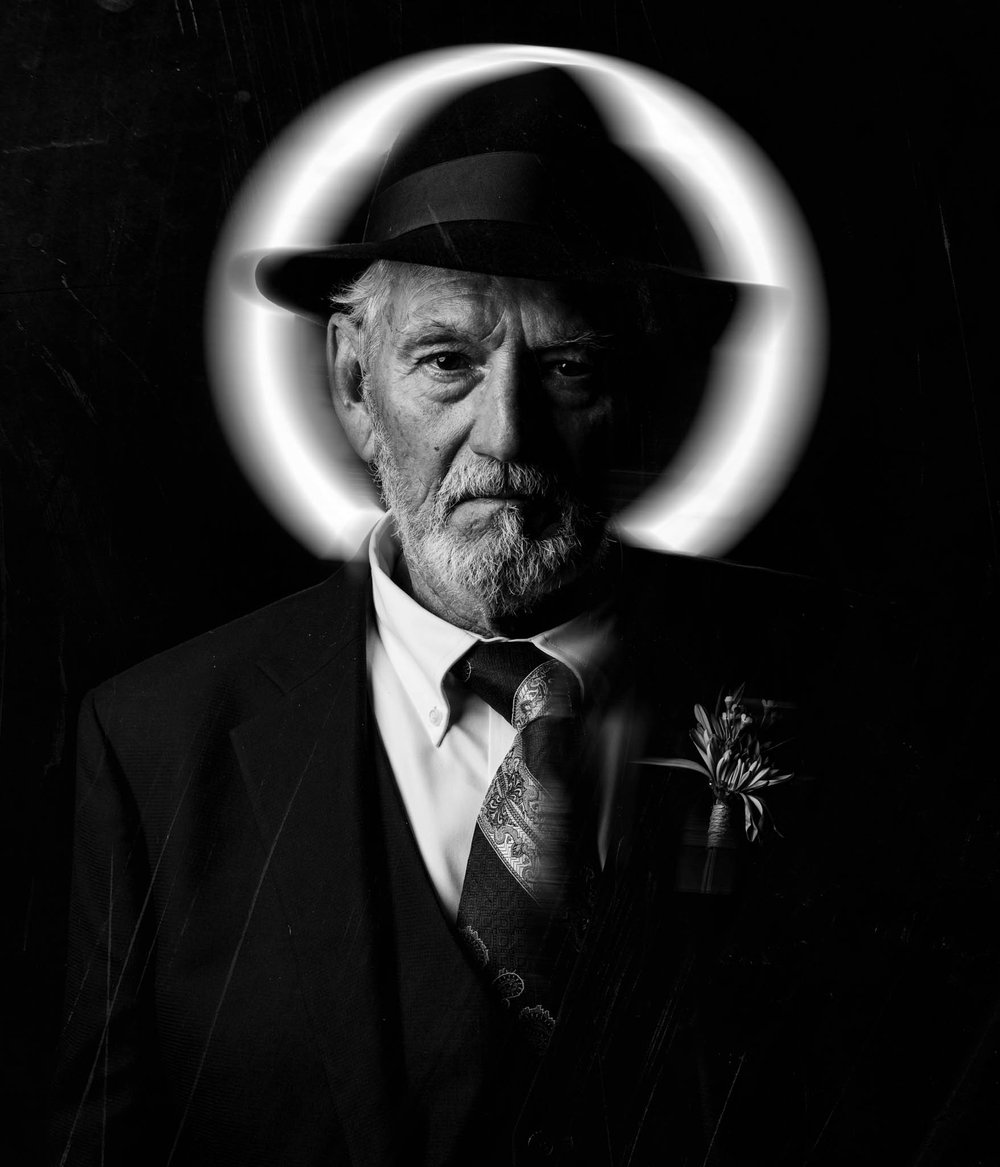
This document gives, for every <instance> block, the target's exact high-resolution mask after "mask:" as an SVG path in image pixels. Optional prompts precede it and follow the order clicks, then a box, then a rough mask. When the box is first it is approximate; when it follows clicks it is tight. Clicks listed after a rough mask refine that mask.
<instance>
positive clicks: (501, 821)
mask: <svg viewBox="0 0 1000 1167" xmlns="http://www.w3.org/2000/svg"><path fill="white" fill-rule="evenodd" d="M455 671H456V673H457V675H458V677H459V679H460V680H461V681H462V682H464V684H465V685H466V686H467V687H468V688H469V689H471V690H472V691H473V692H474V693H476V694H477V695H478V696H480V697H482V698H483V700H484V701H486V702H488V704H490V705H491V706H492V707H493V708H494V709H495V710H496V711H497V712H498V713H500V714H501V715H502V716H504V717H505V718H507V720H508V721H510V723H511V724H512V725H513V727H514V729H515V730H516V736H515V738H514V743H513V745H512V746H511V748H510V750H509V751H508V753H507V755H506V757H505V758H504V759H503V761H502V762H501V764H500V767H499V769H498V770H497V772H496V774H495V776H494V778H493V781H492V782H491V784H490V787H489V789H488V790H487V792H486V797H485V798H484V799H483V804H482V807H481V808H480V811H479V817H478V819H477V821H476V829H475V834H474V836H473V841H472V847H471V849H470V852H469V861H468V865H467V867H466V872H465V881H464V883H463V886H462V897H461V901H460V903H459V908H458V928H459V932H460V934H461V935H462V937H463V939H464V940H465V942H466V943H467V945H468V946H469V949H470V952H471V954H472V957H473V960H474V961H475V963H476V964H477V965H478V966H479V968H480V969H481V970H482V972H483V973H484V975H485V976H486V977H487V978H488V980H489V981H490V982H491V984H492V985H493V988H494V989H495V991H496V992H497V993H498V994H499V997H500V999H501V1001H502V1002H503V1004H504V1005H505V1007H506V1008H507V1009H509V1010H510V1011H511V1016H512V1018H514V1019H515V1020H516V1023H517V1026H518V1028H519V1029H520V1030H521V1032H522V1034H523V1036H524V1037H525V1038H526V1040H527V1041H528V1043H529V1044H530V1045H531V1046H533V1047H534V1048H535V1049H536V1050H538V1051H539V1052H541V1051H543V1050H544V1049H545V1047H546V1046H547V1045H548V1041H549V1038H550V1037H551V1034H552V1032H553V1030H554V1028H555V1022H556V1015H557V1012H558V1007H559V1000H560V997H561V994H562V989H563V987H564V983H565V979H566V976H567V974H568V971H569V968H570V967H571V966H572V961H573V957H574V956H575V953H576V952H577V951H578V950H579V945H580V942H581V940H582V933H583V931H584V930H585V928H586V924H587V916H588V912H589V904H590V902H591V900H592V895H593V884H594V880H595V876H596V871H597V847H596V838H595V831H594V824H595V821H596V820H595V816H594V808H593V794H592V790H591V789H590V785H589V783H588V782H587V781H586V780H585V779H584V777H583V772H584V767H583V764H582V759H583V755H584V750H583V740H582V727H583V723H582V718H581V715H580V713H581V710H580V706H581V695H580V688H579V685H578V683H577V680H576V678H575V676H574V675H573V673H572V671H571V670H570V669H569V668H567V667H566V665H564V664H562V663H561V662H560V661H557V660H554V659H553V658H552V657H549V656H546V655H545V654H544V653H543V652H541V651H540V650H539V649H537V648H536V647H535V646H534V645H533V644H531V643H529V642H526V641H498V642H495V643H485V642H484V643H480V644H478V645H477V646H476V647H475V648H473V649H472V650H471V652H469V653H468V654H467V655H466V656H465V657H463V659H462V661H460V662H459V664H458V666H457V668H456V670H455Z"/></svg>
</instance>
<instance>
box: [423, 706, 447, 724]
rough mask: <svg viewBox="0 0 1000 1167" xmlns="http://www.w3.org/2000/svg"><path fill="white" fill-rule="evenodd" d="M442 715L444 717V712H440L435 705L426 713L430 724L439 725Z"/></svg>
mask: <svg viewBox="0 0 1000 1167" xmlns="http://www.w3.org/2000/svg"><path fill="white" fill-rule="evenodd" d="M443 717H444V714H443V713H442V712H441V710H440V709H438V707H437V706H436V705H435V706H434V708H433V709H432V710H431V711H430V713H428V714H427V720H428V721H429V722H430V723H431V725H440V724H441V719H442V718H443Z"/></svg>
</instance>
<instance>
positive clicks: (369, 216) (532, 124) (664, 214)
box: [255, 67, 736, 343]
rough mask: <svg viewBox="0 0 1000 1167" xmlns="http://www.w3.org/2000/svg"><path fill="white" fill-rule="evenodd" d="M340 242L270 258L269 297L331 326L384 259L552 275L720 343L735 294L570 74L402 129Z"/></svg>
mask: <svg viewBox="0 0 1000 1167" xmlns="http://www.w3.org/2000/svg"><path fill="white" fill-rule="evenodd" d="M345 236H346V238H345V239H343V241H341V242H336V243H331V244H329V245H327V246H320V247H315V248H311V249H307V250H302V249H298V250H282V251H273V252H269V253H267V254H266V255H264V256H263V258H260V259H259V260H258V261H257V263H256V268H255V280H256V284H257V287H258V288H259V290H260V291H261V292H262V293H263V294H264V295H265V296H266V297H267V298H268V299H270V300H272V301H273V302H275V303H277V304H280V305H282V306H283V307H286V308H289V309H291V310H292V311H294V312H297V313H299V314H300V315H305V316H308V317H313V318H316V319H326V318H327V317H328V316H329V315H330V312H331V311H332V304H333V303H335V300H336V289H337V287H338V286H341V287H342V286H344V285H346V284H347V283H348V282H350V281H351V280H352V279H354V278H355V277H356V276H357V275H359V274H360V273H361V272H362V271H363V270H364V269H365V268H366V267H367V266H368V265H369V264H371V263H372V262H374V261H375V260H378V259H387V260H397V261H402V262H406V263H413V264H421V265H425V266H429V267H440V268H448V269H453V270H458V271H470V272H484V273H487V274H492V275H500V276H517V277H527V278H534V279H544V280H554V281H582V282H588V283H590V282H597V283H608V284H617V283H635V282H636V281H638V280H645V281H647V282H648V283H649V284H650V285H651V286H653V287H654V288H655V290H656V291H657V292H658V294H659V295H661V296H662V297H664V298H665V302H666V307H667V310H668V312H672V313H673V314H674V316H675V320H674V324H675V326H677V331H678V332H679V333H682V334H683V335H685V336H686V337H687V339H689V340H691V339H697V340H698V341H700V342H703V343H711V341H712V340H714V339H715V338H716V337H717V336H718V334H719V333H720V332H721V330H722V328H723V327H724V326H725V324H726V322H727V320H728V318H729V316H730V314H731V312H732V309H733V305H734V302H735V298H736V286H735V285H733V284H731V283H728V282H726V281H724V280H718V279H713V278H710V277H708V276H707V275H706V274H705V273H704V272H703V271H702V270H700V269H701V261H700V257H699V255H698V252H697V248H696V246H695V244H694V241H693V239H692V237H691V234H690V232H689V230H688V229H687V227H686V224H685V223H684V221H683V220H682V218H681V216H680V215H679V213H678V212H677V209H676V208H675V207H674V206H673V205H672V203H671V202H670V200H669V199H668V198H667V196H666V195H665V194H664V192H663V190H662V188H661V187H660V185H659V184H658V183H656V182H655V181H654V180H653V179H652V178H651V177H650V175H649V174H648V173H647V172H646V171H645V170H644V169H643V168H642V167H641V166H640V165H639V164H638V162H636V161H635V160H634V159H633V158H632V157H631V156H630V155H628V154H627V153H626V152H625V151H624V150H622V149H621V148H620V147H618V146H617V145H616V144H615V143H614V142H613V141H612V140H611V137H610V134H609V133H608V130H607V128H606V126H605V125H604V123H603V122H602V120H601V118H600V116H599V115H598V113H597V111H596V109H595V108H594V106H593V105H592V104H591V102H590V100H589V99H588V98H587V96H586V95H585V94H584V93H583V91H582V90H581V89H580V87H579V86H578V85H577V84H576V83H575V81H573V80H572V79H571V78H570V77H569V76H568V74H566V73H565V72H563V71H562V70H560V69H557V68H555V67H544V68H536V69H532V70H530V71H527V72H522V73H518V74H515V75H513V76H507V77H504V78H501V79H499V80H495V81H491V82H489V83H487V84H484V85H480V86H477V87H475V88H473V89H470V90H467V91H465V92H464V93H462V94H460V95H459V96H457V97H454V98H453V99H451V100H449V101H448V102H446V103H445V104H444V105H443V106H441V107H439V108H437V109H436V110H434V111H432V112H431V113H430V114H429V115H428V116H426V117H425V118H424V119H423V120H422V121H421V122H420V123H419V124H418V125H416V126H415V127H414V128H412V129H411V130H409V131H408V132H406V133H404V134H401V135H400V136H399V137H398V138H397V139H396V141H395V142H394V143H393V145H392V147H391V148H390V150H389V152H388V154H387V156H386V157H385V160H384V163H383V165H382V167H381V169H380V172H379V175H378V179H377V181H376V182H375V184H374V187H373V189H372V190H371V192H370V194H369V196H368V197H367V198H366V199H365V200H364V202H363V203H362V205H361V206H360V207H359V208H358V210H357V213H356V214H355V215H354V217H353V219H352V221H351V223H350V224H349V225H348V227H347V229H346V230H345Z"/></svg>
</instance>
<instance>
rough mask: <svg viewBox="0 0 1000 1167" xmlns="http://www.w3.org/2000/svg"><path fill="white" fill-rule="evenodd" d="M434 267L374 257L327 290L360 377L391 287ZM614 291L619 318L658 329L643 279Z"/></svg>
mask: <svg viewBox="0 0 1000 1167" xmlns="http://www.w3.org/2000/svg"><path fill="white" fill-rule="evenodd" d="M436 270H437V269H435V268H428V267H423V266H421V265H420V264H415V263H404V262H402V261H400V260H394V259H376V260H375V261H374V263H372V264H370V265H369V266H368V267H366V268H365V270H364V271H363V272H362V273H361V274H360V275H359V276H357V277H356V278H355V279H354V280H352V281H351V282H350V283H349V284H346V285H345V286H343V287H341V288H337V289H335V290H334V291H333V292H332V293H331V294H330V297H329V304H330V308H331V310H332V311H333V312H339V313H343V315H344V316H346V317H347V319H348V320H349V321H350V322H351V324H353V325H354V327H355V328H356V329H357V332H358V363H359V365H360V366H361V375H362V379H364V378H366V377H367V375H368V370H369V368H370V367H371V362H372V359H373V358H374V356H375V353H376V352H377V351H378V347H379V345H380V344H381V342H382V336H383V329H385V328H390V327H391V326H392V292H393V289H394V288H395V287H396V286H397V285H398V284H399V283H400V282H401V281H403V280H404V279H408V280H410V281H412V286H413V287H414V288H416V289H417V290H419V289H420V288H421V287H422V286H424V285H426V284H429V283H430V282H431V281H432V280H433V278H434V275H435V272H436ZM614 295H615V297H616V300H617V306H618V308H619V313H620V316H621V319H623V320H627V321H628V323H629V325H631V328H632V329H634V331H635V332H636V333H637V334H638V335H640V336H643V337H646V338H651V337H654V336H657V335H659V334H660V333H661V332H662V326H663V320H662V317H661V313H660V312H659V311H658V310H657V306H656V304H655V302H654V297H653V295H652V292H651V288H650V285H649V284H648V283H647V281H646V280H642V279H639V280H636V281H635V282H633V283H632V284H630V285H620V286H619V287H617V288H616V289H615V292H614Z"/></svg>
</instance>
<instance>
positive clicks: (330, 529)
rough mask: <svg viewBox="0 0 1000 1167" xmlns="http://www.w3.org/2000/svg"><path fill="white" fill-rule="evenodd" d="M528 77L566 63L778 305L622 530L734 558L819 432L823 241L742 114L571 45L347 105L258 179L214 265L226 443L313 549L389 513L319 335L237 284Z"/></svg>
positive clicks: (350, 544) (722, 248)
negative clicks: (423, 134)
mask: <svg viewBox="0 0 1000 1167" xmlns="http://www.w3.org/2000/svg"><path fill="white" fill-rule="evenodd" d="M526 65H558V66H561V67H562V68H564V69H566V70H567V71H568V72H570V73H572V74H573V76H574V79H575V80H576V81H577V82H578V83H579V84H580V85H581V86H582V87H583V88H585V89H586V90H587V92H588V93H589V94H590V96H591V98H592V100H593V101H594V104H595V105H596V106H597V107H598V109H599V111H600V112H601V113H602V115H603V116H604V117H605V119H606V120H607V122H608V124H609V126H610V127H611V129H612V132H613V133H614V135H615V137H616V140H617V141H618V142H619V144H620V145H621V146H623V147H624V148H626V149H630V150H632V151H633V152H635V153H637V154H639V155H640V156H641V160H642V161H643V163H644V165H645V166H646V167H647V168H648V169H649V170H650V171H651V173H652V174H653V175H654V176H655V177H658V178H659V179H660V181H661V182H662V183H663V185H664V187H665V188H666V189H668V190H669V192H670V195H671V197H672V198H673V199H674V200H675V201H676V202H677V204H678V206H679V207H680V210H681V212H682V214H684V215H685V217H686V218H687V220H688V225H689V228H690V229H691V231H692V233H693V234H694V236H695V238H696V240H697V242H698V244H699V246H700V247H701V249H702V251H703V253H704V254H705V255H706V257H707V259H708V262H709V270H710V271H712V273H713V274H716V275H719V276H722V277H724V278H727V279H731V280H735V281H739V282H746V283H751V284H761V285H767V286H769V287H771V288H774V289H779V292H778V294H776V295H774V296H763V297H758V296H750V297H745V298H744V300H745V303H744V304H742V305H741V307H740V308H739V310H738V313H737V315H736V317H735V318H734V320H733V322H732V323H731V324H730V327H729V329H728V331H727V333H726V335H725V337H724V338H723V341H722V342H721V343H720V344H719V345H718V346H717V348H716V352H715V355H714V358H713V365H712V370H711V373H710V379H709V384H708V386H707V389H706V393H705V397H704V402H703V405H702V407H701V410H700V412H699V414H698V416H697V417H696V418H695V421H694V424H693V426H692V428H691V431H690V432H689V434H688V435H687V437H686V439H685V441H684V444H683V445H682V447H681V448H680V450H679V451H678V453H677V454H676V456H675V457H674V459H673V461H672V462H671V464H670V466H669V467H668V468H667V470H666V471H665V472H664V474H663V475H662V477H661V478H660V480H659V481H658V482H657V483H656V484H655V485H654V486H653V487H652V488H651V489H650V490H649V491H647V492H646V494H645V495H644V496H643V497H642V498H640V499H639V500H638V501H637V502H636V503H633V504H632V505H631V506H630V507H629V508H628V509H627V510H626V511H624V512H623V513H622V514H621V515H619V516H618V518H617V520H616V525H617V528H618V531H619V533H620V534H621V535H622V536H623V537H624V538H626V539H628V540H629V541H630V542H634V543H639V544H641V545H643V546H646V547H651V548H654V549H657V550H664V551H678V552H685V553H688V554H696V555H719V554H722V553H724V552H725V551H726V550H728V549H729V548H730V547H732V546H733V545H734V544H735V543H736V542H737V541H738V540H739V538H740V537H741V536H742V535H743V534H744V533H745V532H746V531H747V530H749V529H750V527H751V526H752V525H753V524H754V523H755V522H756V520H757V519H758V518H760V516H761V515H762V514H763V513H764V512H765V511H766V510H767V508H768V507H769V506H770V505H771V503H772V502H773V501H774V500H775V498H776V497H777V496H778V494H779V493H780V491H781V490H782V488H783V487H784V485H785V483H786V482H787V480H788V477H789V475H790V474H791V471H792V470H793V468H794V466H795V464H796V462H797V460H798V457H799V455H800V453H801V451H802V448H803V446H804V444H805V441H806V439H807V437H808V435H809V432H810V430H811V427H812V423H813V420H814V418H815V415H816V411H817V408H818V404H819V396H820V390H821V384H822V375H823V371H824V368H825V360H826V301H825V295H824V291H823V282H822V278H821V275H820V269H819V264H818V260H817V258H816V253H815V248H814V246H813V243H812V240H811V237H810V234H809V231H808V228H807V227H806V224H805V222H804V220H803V217H802V215H801V213H800V211H799V209H798V207H797V206H796V204H795V201H794V199H793V198H792V196H791V194H790V193H789V191H788V189H787V187H786V185H785V183H784V182H783V180H782V179H781V177H780V175H779V174H778V173H777V171H776V170H775V169H774V167H773V166H772V165H771V163H770V162H769V161H768V159H767V158H766V157H765V156H764V154H763V153H762V152H761V150H760V149H759V148H758V147H757V146H756V145H755V143H754V142H753V141H752V140H751V139H750V138H749V137H748V136H747V135H746V134H745V133H744V132H743V131H742V130H740V129H739V128H738V127H737V126H736V125H735V124H734V123H733V122H732V121H730V119H729V118H728V117H726V116H725V115H724V114H723V113H721V112H720V111H719V110H718V109H716V108H715V107H714V106H712V105H711V104H710V103H709V102H707V101H705V99H704V98H702V97H700V96H698V95H697V94H695V93H694V92H692V91H691V90H690V89H687V88H686V87H685V86H683V85H680V84H678V83H677V82H674V81H671V80H668V79H667V78H664V77H662V76H660V75H659V74H656V73H653V72H651V71H650V70H648V69H644V68H642V67H640V66H638V65H633V64H629V63H627V62H624V61H621V60H618V59H616V58H613V57H607V56H603V55H600V54H597V53H587V52H582V51H577V50H571V49H559V48H545V47H533V46H525V45H478V46H464V47H460V48H449V49H444V50H440V51H437V52H430V53H423V54H420V55H418V56H414V57H409V58H406V59H404V60H402V61H399V62H395V63H393V64H391V65H387V66H384V67H382V68H380V69H377V70H375V71H373V72H372V73H369V74H366V75H365V76H364V77H362V78H360V79H358V80H356V81H354V82H352V83H350V84H348V85H345V86H343V87H342V88H340V89H337V90H336V91H334V92H333V93H332V94H330V95H329V96H327V97H326V98H324V99H322V100H321V101H319V102H317V103H316V104H315V105H313V106H312V107H311V108H310V109H309V110H307V111H306V112H305V113H304V114H303V115H302V116H301V117H300V118H298V119H297V120H296V121H295V122H294V123H293V124H292V125H291V126H290V127H289V128H288V129H287V130H286V131H285V132H284V133H283V134H282V135H281V136H280V137H279V138H278V139H277V140H276V142H275V143H274V145H273V146H272V147H271V149H270V150H269V151H268V152H267V154H266V155H265V156H264V157H263V159H262V160H261V162H260V163H259V164H258V165H257V167H256V168H255V169H254V170H253V172H252V173H251V175H250V176H249V178H248V179H247V181H246V182H245V183H244V186H243V188H242V189H241V191H240V194H239V196H238V198H237V201H236V202H235V204H234V206H233V208H232V210H231V212H230V214H229V217H228V219H227V221H226V224H225V226H224V228H223V232H222V235H221V237H220V241H219V244H218V247H217V249H216V254H215V256H214V259H213V264H212V271H211V275H210V280H209V290H208V312H207V317H206V338H207V345H208V359H209V371H210V374H211V379H212V385H213V390H214V394H215V400H216V406H217V409H218V412H219V415H220V419H221V421H222V424H223V428H224V430H225V432H226V435H227V437H228V438H229V441H230V443H231V445H232V448H233V450H234V452H235V454H236V456H237V459H238V460H239V462H240V464H241V466H242V468H243V470H244V472H245V473H246V474H247V476H248V478H249V479H250V481H251V482H252V483H253V484H254V486H255V487H256V489H257V490H258V492H259V493H260V494H261V496H262V497H263V499H264V500H265V502H267V504H268V505H269V506H270V508H271V510H272V511H273V512H274V513H275V515H276V516H277V518H278V519H279V521H281V522H282V523H283V524H284V525H285V526H286V527H287V528H288V530H289V531H291V533H292V534H293V535H294V536H296V538H298V539H299V541H300V542H302V543H303V544H305V545H306V546H307V547H309V548H310V549H311V550H312V551H313V552H315V553H316V554H318V555H320V556H324V557H331V558H343V557H346V556H349V555H351V554H352V553H353V552H354V551H355V550H356V549H357V547H358V545H359V544H360V542H361V541H362V539H363V538H364V536H365V534H366V533H367V531H368V530H369V528H370V527H371V525H372V523H373V522H374V521H375V520H376V519H377V518H378V516H379V515H380V514H381V513H382V512H381V510H380V508H379V507H378V505H377V504H376V502H375V500H374V497H373V495H372V492H371V488H370V486H369V484H368V482H367V475H366V474H365V473H364V471H363V469H362V468H361V467H359V465H358V463H357V461H356V459H355V458H354V456H353V454H352V453H351V452H350V450H349V447H348V445H347V442H346V439H345V438H344V435H343V433H342V431H341V429H340V426H339V423H338V422H337V420H336V417H335V415H334V412H333V408H332V405H331V403H330V401H329V399H328V398H327V396H326V394H325V392H323V390H322V387H323V386H324V385H325V368H324V365H323V357H322V352H321V350H320V346H318V345H317V343H316V341H315V337H308V338H307V337H306V330H310V329H311V331H312V332H313V333H315V332H316V329H315V327H314V326H309V325H306V324H304V323H303V322H302V321H300V320H298V319H297V318H296V317H294V316H293V315H292V314H291V313H289V312H286V311H284V310H283V309H280V308H278V307H276V306H275V305H273V304H270V303H269V302H268V301H267V300H265V299H264V298H263V297H261V296H256V297H254V296H250V295H248V294H247V292H246V289H241V288H239V287H237V285H236V282H235V281H234V279H233V274H232V273H233V270H234V266H235V265H236V264H237V261H238V260H239V258H240V257H241V256H245V255H246V254H247V253H253V252H257V251H261V250H268V249H271V248H285V247H293V248H294V247H313V246H317V245H318V244H321V242H322V241H324V240H326V239H329V238H333V237H335V235H336V229H337V227H338V226H341V227H342V226H343V225H344V222H345V220H346V218H347V217H348V215H349V214H350V213H351V211H352V210H353V208H354V205H355V202H356V199H357V196H358V193H359V191H360V190H362V189H363V188H364V187H365V186H367V185H368V184H369V183H370V182H371V180H372V178H373V165H374V163H375V159H376V158H377V156H378V155H379V154H382V153H384V151H385V150H386V149H387V148H388V146H389V144H390V143H391V141H392V139H393V138H394V137H395V136H396V134H397V133H399V131H400V130H402V129H404V128H405V127H407V126H408V125H411V124H413V121H414V119H415V118H417V117H419V116H420V114H421V113H422V112H423V110H424V109H426V108H427V107H428V106H430V105H431V104H434V103H437V102H440V101H441V100H444V99H446V98H447V97H449V96H450V95H451V94H452V93H454V92H457V91H459V90H461V89H464V88H467V87H469V86H471V85H478V84H481V83H484V82H486V81H488V80H491V79H493V78H495V77H499V76H501V75H503V74H505V73H511V72H516V71H518V70H520V69H522V68H523V67H525V66H526Z"/></svg>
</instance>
